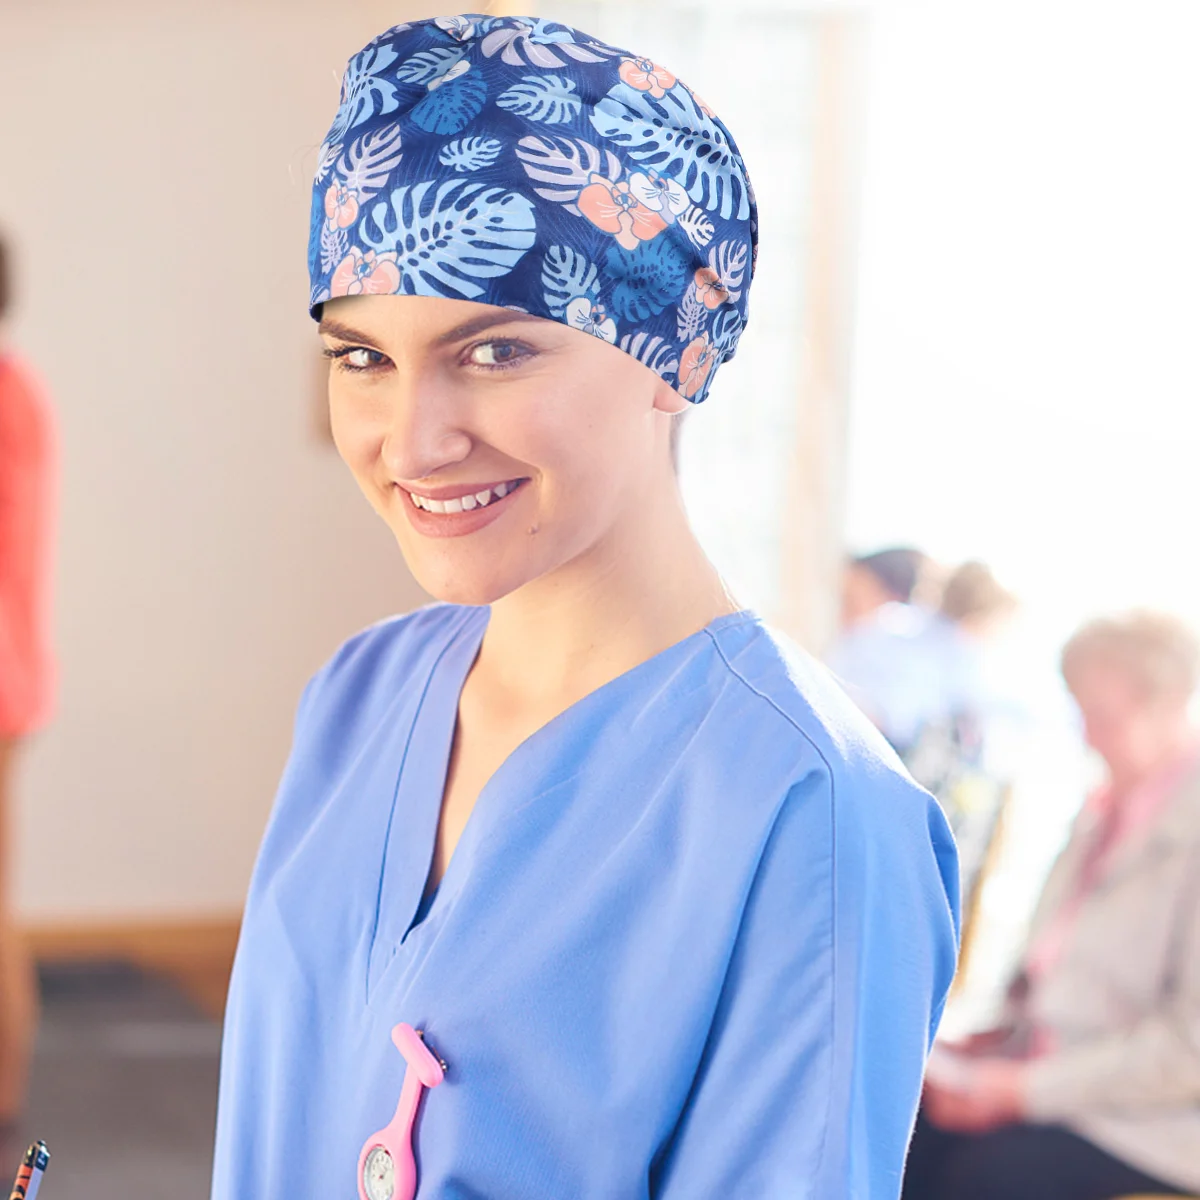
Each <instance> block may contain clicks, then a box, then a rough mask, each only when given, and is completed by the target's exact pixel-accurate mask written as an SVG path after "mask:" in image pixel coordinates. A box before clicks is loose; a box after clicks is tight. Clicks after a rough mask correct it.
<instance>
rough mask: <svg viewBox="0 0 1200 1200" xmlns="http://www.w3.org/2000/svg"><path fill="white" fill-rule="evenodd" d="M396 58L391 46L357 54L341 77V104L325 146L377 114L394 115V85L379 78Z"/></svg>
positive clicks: (395, 104) (368, 48)
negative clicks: (392, 113) (391, 113)
mask: <svg viewBox="0 0 1200 1200" xmlns="http://www.w3.org/2000/svg"><path fill="white" fill-rule="evenodd" d="M398 57H399V56H398V55H397V54H396V51H395V50H393V49H392V47H391V46H387V45H375V46H368V47H367V48H366V49H365V50H362V51H360V52H359V53H358V54H356V55H355V56H354V57H353V58H352V59H351V60H350V62H349V65H348V66H347V67H346V74H345V75H343V76H342V102H341V104H340V105H339V106H338V111H337V116H335V117H334V119H333V126H332V128H331V129H330V130H329V133H328V134H327V135H326V137H325V141H326V143H333V142H336V141H338V139H340V138H341V137H342V135H343V134H345V132H346V131H347V130H348V129H353V128H354V126H355V125H361V124H362V123H363V122H364V121H366V120H369V119H370V118H371V117H373V116H375V114H376V113H390V112H394V111H395V110H396V109H397V108H398V107H399V104H400V101H399V100H398V99H397V98H396V88H395V85H394V84H392V83H389V82H388V80H386V79H381V78H380V74H381V73H382V72H383V71H384V70H386V68H388V67H390V66H391V65H392V63H394V62H395V61H396V59H397V58H398Z"/></svg>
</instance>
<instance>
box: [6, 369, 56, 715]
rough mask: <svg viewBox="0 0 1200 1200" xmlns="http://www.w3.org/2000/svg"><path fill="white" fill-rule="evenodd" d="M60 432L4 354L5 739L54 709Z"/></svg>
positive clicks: (37, 390) (28, 378)
mask: <svg viewBox="0 0 1200 1200" xmlns="http://www.w3.org/2000/svg"><path fill="white" fill-rule="evenodd" d="M57 500H58V437H57V429H56V426H55V421H54V414H53V412H52V410H51V408H50V404H49V401H48V399H47V398H46V396H45V394H44V392H43V391H42V388H41V386H40V384H39V383H38V381H37V379H36V377H35V376H34V375H33V373H32V372H31V370H30V369H29V368H28V367H27V366H26V365H25V364H24V363H23V362H21V361H20V360H19V359H17V358H15V357H14V356H12V355H9V354H0V737H17V736H21V735H23V734H27V733H32V732H33V731H34V730H36V729H39V728H41V726H43V725H44V724H45V723H46V722H47V721H48V720H49V718H50V714H51V711H52V709H53V707H54V697H55V688H56V683H57V664H56V663H55V659H54V652H53V649H52V647H51V644H50V606H51V573H52V565H53V559H54V535H55V526H56V523H57Z"/></svg>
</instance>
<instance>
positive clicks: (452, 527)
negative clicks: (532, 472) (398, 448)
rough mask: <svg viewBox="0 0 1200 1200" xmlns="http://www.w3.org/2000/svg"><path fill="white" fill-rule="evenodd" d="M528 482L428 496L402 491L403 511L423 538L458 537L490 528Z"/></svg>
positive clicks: (510, 481)
mask: <svg viewBox="0 0 1200 1200" xmlns="http://www.w3.org/2000/svg"><path fill="white" fill-rule="evenodd" d="M528 482H529V480H528V479H527V478H526V479H506V480H503V481H501V482H500V483H489V484H480V485H478V486H476V487H471V488H468V487H467V486H465V485H464V486H463V487H461V488H458V487H454V488H441V489H439V491H440V493H441V494H440V495H437V496H429V495H425V494H424V493H421V492H415V491H409V490H408V489H407V488H402V489H401V491H404V492H406V493H407V495H408V500H409V503H408V504H406V505H405V506H404V507H405V511H406V513H407V514H408V519H409V522H410V523H411V524H412V527H413V528H414V529H415V530H416V531H417V532H418V533H420V534H424V535H425V536H426V537H461V536H463V535H464V534H468V533H474V532H475V531H476V530H478V529H482V528H483V527H484V526H485V525H490V524H491V523H492V522H493V521H494V520H496V519H498V518H499V517H500V516H501V514H503V513H504V512H506V511H507V510H508V508H509V507H510V506H511V505H512V504H513V498H514V496H516V494H517V493H519V492H520V491H521V489H522V488H523V486H524V485H525V484H527V483H528Z"/></svg>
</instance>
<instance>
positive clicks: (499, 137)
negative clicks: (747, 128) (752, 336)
mask: <svg viewBox="0 0 1200 1200" xmlns="http://www.w3.org/2000/svg"><path fill="white" fill-rule="evenodd" d="M756 250H757V216H756V210H755V206H754V196H753V193H752V192H751V190H750V183H749V180H748V179H747V176H746V168H745V164H744V163H743V162H742V158H741V155H740V154H739V153H738V150H737V147H736V145H735V144H734V141H733V138H732V136H731V135H730V133H729V131H728V130H727V129H726V128H725V126H724V125H723V124H722V123H721V122H720V121H719V120H718V119H717V118H716V117H715V116H714V115H713V112H712V110H711V109H710V108H709V107H708V105H707V104H705V103H704V101H703V100H702V99H701V98H700V97H699V96H698V95H697V94H696V93H695V92H693V91H692V90H691V89H690V88H688V87H686V86H685V85H684V84H683V83H682V82H680V81H679V80H678V79H676V78H675V76H674V75H672V74H671V72H670V71H668V70H667V69H666V68H665V67H661V66H659V65H658V64H657V63H653V62H651V61H650V60H649V59H645V58H639V57H637V56H636V55H633V54H628V53H626V52H625V51H624V50H619V49H617V48H616V47H614V46H607V45H604V44H603V43H601V42H598V41H596V40H595V39H593V38H590V37H588V36H587V35H586V34H583V33H580V32H579V31H578V30H575V29H570V28H568V27H567V26H565V25H559V24H556V23H554V22H552V21H545V20H539V19H537V18H534V17H487V16H473V15H468V16H459V17H437V18H434V19H431V20H427V21H414V22H411V23H409V24H405V25H397V26H396V27H395V28H394V29H390V30H388V31H387V33H384V34H381V35H380V36H379V37H377V38H376V39H375V40H374V41H372V42H370V43H369V44H368V45H367V46H366V47H365V48H364V49H363V50H362V51H361V52H360V53H359V54H356V55H355V56H354V57H353V58H352V59H351V60H350V63H349V65H348V66H347V68H346V74H345V76H344V77H343V79H342V100H341V106H340V107H339V109H338V112H337V116H336V117H335V118H334V122H333V127H332V128H331V129H330V131H329V134H328V136H327V137H326V139H325V143H324V145H323V146H322V147H321V156H320V163H319V165H318V168H317V173H316V181H315V183H314V187H313V209H312V227H311V234H310V242H309V271H310V274H311V276H312V293H311V301H310V302H311V305H312V306H313V307H314V309H315V307H316V306H317V305H319V304H321V303H322V302H323V301H325V300H329V299H332V298H334V297H337V296H358V295H369V294H390V293H399V294H401V295H406V296H446V297H450V298H451V299H461V300H476V301H479V302H480V303H483V304H496V305H501V306H503V307H506V308H513V309H518V310H520V311H522V312H529V313H533V314H535V315H537V316H540V317H546V318H549V319H551V320H555V321H561V322H563V323H564V324H566V325H570V326H571V327H573V328H575V329H581V330H584V331H585V332H587V333H591V334H594V335H595V336H596V337H599V338H603V339H604V340H605V341H607V342H611V343H612V344H613V345H615V346H618V347H619V348H620V349H622V350H624V351H625V352H626V353H627V354H631V355H633V357H634V358H636V359H637V360H638V361H639V362H641V363H644V364H645V365H646V366H648V367H650V368H651V369H652V370H654V371H657V372H658V374H659V375H661V376H662V377H663V378H664V379H666V380H669V381H670V382H671V384H672V386H673V387H675V388H676V390H677V391H679V393H680V394H681V395H683V396H685V397H686V398H687V399H688V400H691V401H693V402H695V403H699V402H700V401H701V400H703V399H704V397H705V396H706V395H707V393H708V389H709V386H710V384H711V383H712V376H713V372H714V370H715V368H716V366H717V364H718V363H721V362H723V361H724V360H725V359H727V358H731V357H732V356H733V353H734V348H735V347H736V345H737V341H738V338H739V337H740V336H741V332H742V328H743V326H744V324H745V321H746V297H747V292H748V290H749V284H750V278H751V276H752V274H753V271H754V258H755V253H756Z"/></svg>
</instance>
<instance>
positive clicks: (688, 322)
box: [675, 283, 708, 342]
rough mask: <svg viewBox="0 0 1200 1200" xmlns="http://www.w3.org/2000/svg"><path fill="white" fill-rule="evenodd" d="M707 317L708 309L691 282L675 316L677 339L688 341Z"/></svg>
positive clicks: (697, 331)
mask: <svg viewBox="0 0 1200 1200" xmlns="http://www.w3.org/2000/svg"><path fill="white" fill-rule="evenodd" d="M707 317H708V309H707V308H705V306H704V303H703V301H702V300H701V299H700V294H699V293H698V292H697V291H696V285H695V284H694V283H693V284H692V285H691V287H689V288H688V290H687V291H686V292H685V293H684V296H683V303H682V304H680V306H679V311H678V313H677V314H676V317H675V327H676V330H677V331H678V335H679V340H680V341H681V342H690V341H691V340H692V338H694V337H695V336H696V335H697V334H698V333H699V332H700V329H701V327H702V326H703V325H704V322H705V319H706V318H707Z"/></svg>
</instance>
